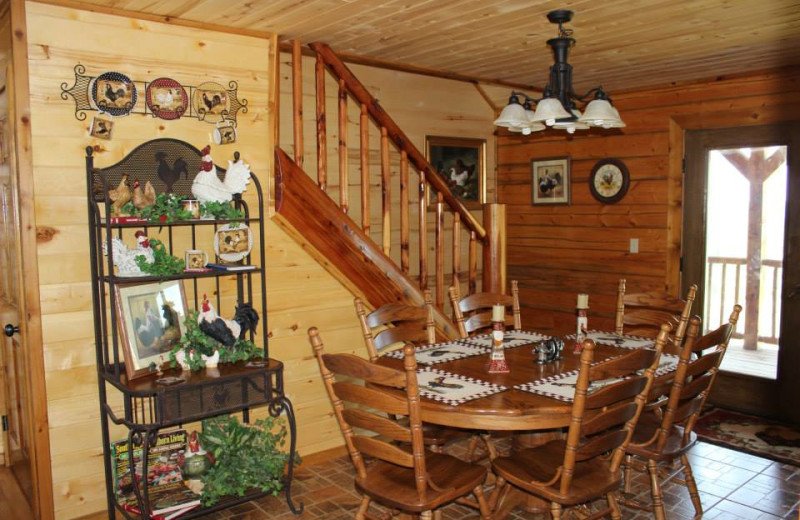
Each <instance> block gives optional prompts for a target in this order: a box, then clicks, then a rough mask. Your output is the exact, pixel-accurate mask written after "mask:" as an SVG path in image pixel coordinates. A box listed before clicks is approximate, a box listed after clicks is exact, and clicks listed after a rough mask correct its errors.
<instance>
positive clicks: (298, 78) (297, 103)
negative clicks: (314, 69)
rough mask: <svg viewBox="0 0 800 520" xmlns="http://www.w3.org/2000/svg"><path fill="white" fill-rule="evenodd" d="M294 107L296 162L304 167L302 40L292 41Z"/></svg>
mask: <svg viewBox="0 0 800 520" xmlns="http://www.w3.org/2000/svg"><path fill="white" fill-rule="evenodd" d="M292 107H293V114H294V115H293V117H294V162H295V164H297V166H299V167H301V168H302V167H303V53H302V49H301V44H300V40H293V41H292Z"/></svg>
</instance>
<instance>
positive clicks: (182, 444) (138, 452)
mask: <svg viewBox="0 0 800 520" xmlns="http://www.w3.org/2000/svg"><path fill="white" fill-rule="evenodd" d="M186 441H187V435H186V430H173V431H168V432H159V433H158V435H157V436H156V443H155V445H154V446H150V452H149V455H148V464H147V491H148V497H149V500H150V518H151V519H153V520H171V519H173V518H177V517H179V516H181V515H182V514H184V513H186V512H188V511H191V510H192V509H194V508H196V507H198V506H199V505H200V495H198V494H197V493H195V492H194V491H192V490H191V489H189V487H187V486H186V483H185V480H184V478H183V473H182V472H181V465H182V464H183V460H184V456H185V452H186ZM129 448H130V445H129V444H128V440H127V439H125V440H122V441H116V442H113V443H111V457H112V460H111V467H112V472H113V476H114V493H115V495H116V498H117V503H118V504H119V505H120V507H122V508H123V509H125V510H126V511H130V512H132V513H137V514H140V513H141V511H140V510H139V502H138V501H137V500H136V495H135V494H134V486H133V482H132V479H131V474H130V472H129V468H130V461H131V457H130V456H129V451H130V450H129ZM133 462H134V467H135V468H136V482H137V483H138V484H139V492H140V494H142V496H143V493H144V487H143V486H142V485H141V482H142V479H143V471H142V446H141V444H134V445H133Z"/></svg>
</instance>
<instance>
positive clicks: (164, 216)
mask: <svg viewBox="0 0 800 520" xmlns="http://www.w3.org/2000/svg"><path fill="white" fill-rule="evenodd" d="M181 202H183V197H180V196H178V195H175V194H174V193H159V194H158V195H156V200H155V202H154V203H153V204H151V205H150V206H147V207H145V208H142V209H138V208H136V207H135V206H134V205H133V203H131V202H128V203H127V204H125V205H124V206H123V207H122V211H123V213H126V214H128V215H133V216H134V217H140V218H143V219H147V220H148V221H149V222H156V223H167V222H175V221H176V220H189V219H191V218H192V212H191V211H188V210H185V209H183V207H182V206H181Z"/></svg>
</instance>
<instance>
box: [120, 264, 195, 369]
mask: <svg viewBox="0 0 800 520" xmlns="http://www.w3.org/2000/svg"><path fill="white" fill-rule="evenodd" d="M115 289H116V297H117V309H116V311H117V318H118V323H119V331H120V339H121V341H122V354H123V357H124V359H125V372H126V373H127V375H128V379H129V380H130V379H135V378H137V377H142V376H145V375H147V374H150V373H151V372H152V371H153V368H154V366H157V365H159V364H160V363H163V362H164V361H166V360H167V357H168V353H169V351H170V350H172V347H174V346H175V345H176V344H177V343H178V341H179V340H180V338H181V336H183V334H184V332H185V326H184V324H183V321H184V320H185V319H186V311H187V307H186V293H185V292H184V289H183V283H181V281H180V280H171V281H168V282H160V283H158V282H156V283H146V284H125V285H117V286H116V287H115Z"/></svg>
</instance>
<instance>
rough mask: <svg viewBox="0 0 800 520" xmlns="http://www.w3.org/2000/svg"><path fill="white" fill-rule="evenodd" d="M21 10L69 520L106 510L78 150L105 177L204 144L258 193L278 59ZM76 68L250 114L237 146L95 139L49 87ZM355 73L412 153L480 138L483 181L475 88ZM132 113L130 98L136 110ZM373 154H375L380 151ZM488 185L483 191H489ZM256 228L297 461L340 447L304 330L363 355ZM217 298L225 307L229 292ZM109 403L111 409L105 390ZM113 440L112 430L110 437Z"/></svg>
mask: <svg viewBox="0 0 800 520" xmlns="http://www.w3.org/2000/svg"><path fill="white" fill-rule="evenodd" d="M26 6H27V22H28V31H29V36H28V37H29V41H28V44H29V45H28V51H29V67H30V85H31V100H30V102H31V118H32V131H33V136H32V138H33V142H32V147H33V157H34V164H33V167H34V176H35V179H34V182H35V209H36V222H37V227H38V231H39V236H40V239H39V244H38V267H39V272H40V280H41V283H40V298H41V304H42V323H43V336H44V344H43V349H44V356H45V360H46V361H45V363H46V364H45V371H46V385H47V405H48V415H49V422H50V430H49V432H50V441H51V453H50V458H51V460H52V469H53V490H54V495H55V497H54V499H55V513H56V518H59V519H69V518H76V517H80V516H84V515H86V514H89V513H93V512H96V511H100V510H103V509H105V494H104V476H103V468H102V447H101V438H100V425H99V411H98V409H99V404H98V397H97V382H96V375H95V374H96V372H95V371H96V368H95V358H94V332H93V326H94V324H93V317H92V307H91V291H90V281H89V262H88V255H89V246H88V231H87V227H86V226H87V221H86V198H85V190H86V188H85V171H84V156H85V154H84V148H85V147H86V146H87V145H92V146H94V147H95V149H96V152H95V162H96V164H97V165H98V166H106V165H109V164H113V163H114V162H116V161H118V160H119V159H121V158H122V157H123V156H124V155H125V154H127V153H128V152H129V151H130V150H131V149H133V148H134V147H135V146H137V145H138V144H140V143H141V142H143V141H146V140H149V139H153V138H157V137H174V138H178V139H182V140H186V141H188V142H190V143H192V144H194V145H195V146H197V147H198V148H202V147H203V146H205V145H206V144H212V156H213V157H214V159H215V161H217V162H220V163H222V164H225V161H226V160H228V159H230V158H231V155H232V153H233V151H234V150H238V151H240V152H241V154H242V157H243V159H244V160H245V161H246V162H248V163H249V164H250V165H251V168H252V170H253V171H254V172H255V174H256V175H258V177H259V179H260V180H261V183H262V186H267V185H268V184H270V183H271V177H272V174H273V172H272V147H273V143H274V136H273V134H272V130H273V125H274V124H276V119H275V117H276V116H275V114H276V108H277V107H276V106H275V104H274V100H273V96H274V90H273V85H274V83H273V81H274V77H275V76H274V73H275V66H274V63H275V62H276V61H277V60H276V58H275V56H274V54H273V52H274V49H275V46H274V45H275V40H274V38H273V37H271V36H269V35H265V36H264V37H262V38H258V37H253V36H241V35H235V34H230V33H225V32H215V31H211V30H203V29H195V28H190V27H182V26H175V25H167V24H161V23H156V22H152V21H142V20H138V19H132V18H125V17H118V16H112V15H106V14H101V13H94V12H87V11H81V10H77V9H71V8H65V7H56V6H50V5H44V4H39V3H35V2H28V3H27V4H26ZM284 58H285V56H284ZM281 61H282V62H283V61H285V60H281ZM77 63H81V64H82V65H84V66H85V67H86V74H88V75H93V76H96V75H97V74H100V73H103V72H106V71H119V72H122V73H124V74H126V75H128V76H129V77H131V78H133V79H134V80H139V81H146V80H152V79H155V78H157V77H160V76H167V77H172V78H175V79H176V80H178V81H180V82H181V83H184V84H187V85H198V84H200V83H202V82H204V81H217V82H220V83H223V84H227V81H229V80H236V81H238V83H239V96H240V98H246V99H247V100H248V102H249V103H248V112H247V113H246V114H245V113H240V114H239V139H238V141H237V143H236V144H235V145H230V146H215V145H213V141H212V135H211V132H212V129H213V126H212V125H210V124H207V123H203V122H200V121H197V120H196V119H191V118H183V119H180V120H175V121H163V120H160V119H156V118H153V117H152V116H150V115H143V114H132V115H129V116H127V117H122V118H115V119H114V121H115V128H114V133H113V139H112V140H110V141H104V140H95V139H92V138H91V137H90V136H89V134H88V129H89V125H90V122H91V118H92V117H93V116H94V115H95V114H96V113H95V112H88V117H87V120H86V121H79V120H77V119H76V118H75V105H74V103H73V101H72V99H71V98H70V99H68V100H63V99H61V96H60V94H61V88H60V85H61V84H62V83H67V85H68V86H71V85H72V83H73V82H74V73H73V68H74V66H75V65H76V64H77ZM355 68H356V69H358V70H357V73H358V74H359V77H360V78H361V79H362V81H364V82H365V83H366V84H368V85H370V87H371V88H373V87H374V88H375V89H376V90H377V91H378V92H380V95H379V97H380V98H381V102H382V104H383V105H384V106H385V107H386V108H387V110H389V112H390V113H391V114H393V115H394V117H397V120H398V121H399V122H400V123H401V125H404V129H405V131H406V132H408V133H409V134H410V135H412V136H413V138H414V140H415V142H416V144H417V145H418V146H420V147H421V148H422V147H423V146H424V136H425V135H426V134H429V135H457V136H468V137H481V136H484V137H486V138H487V139H490V141H489V143H488V146H487V152H488V154H489V158H488V159H489V160H488V161H487V165H488V171H489V175H490V178H491V176H493V172H494V163H493V160H492V159H491V158H492V157H493V156H492V155H491V154H492V150H493V143H492V141H491V132H492V128H491V125H490V122H491V119H492V116H493V114H492V111H491V110H490V109H489V108H488V106H487V105H486V104H485V102H484V101H483V100H482V98H480V97H479V96H478V94H477V91H474V88H473V87H472V86H469V85H464V84H455V85H454V82H450V81H445V80H431V79H428V78H423V77H421V76H416V75H410V74H401V73H395V72H387V71H382V70H376V69H369V68H367V67H355ZM286 71H287V69H286V66H285V65H284V64H282V65H281V78H282V79H281V101H280V103H281V105H282V107H281V112H282V114H284V117H286V116H285V115H286V114H289V117H291V108H290V107H291V101H290V99H289V98H287V97H286V96H287V92H288V91H287V90H286V89H287V88H289V87H287V86H286V84H285V81H283V76H285V73H286ZM309 77H312V78H313V76H309ZM410 89H411V90H412V92H409V90H410ZM143 102H144V95H143V93H140V95H139V105H138V107H141V106H142V103H143ZM307 103H309V102H307ZM138 107H137V108H138ZM312 107H313V103H312V104H307V105H306V110H307V113H312V114H313V108H312ZM395 107H397V108H398V109H399V110H394V109H393V108H395ZM434 107H435V108H434ZM465 114H466V115H465ZM312 117H313V116H312ZM284 132H285V134H284V137H283V139H282V142H283V143H286V142H287V140H288V139H290V136H291V133H290V131H289V130H284ZM308 132H310V130H307V134H306V135H307V139H309V140H310V143H309V144H307V147H306V149H307V150H313V134H309V133H308ZM373 143H374V144H377V143H378V141H377V139H376V140H374V141H373ZM308 162H311V163H312V164H313V163H314V162H315V161H313V160H311V159H307V163H308ZM332 164H335V162H332ZM376 171H377V170H376ZM492 186H493V182H491V181H490V183H489V190H490V193H491V188H492ZM490 197H492V195H490ZM396 221H397V220H396ZM265 229H266V245H265V249H266V256H267V266H266V279H267V293H268V295H267V299H268V320H269V329H270V334H271V339H270V349H271V352H270V353H271V355H272V356H273V357H276V358H278V359H281V360H282V361H283V362H284V363H285V365H286V383H287V392H288V395H289V397H290V399H291V400H292V402H293V403H294V406H295V413H296V416H297V422H298V427H299V439H298V441H299V449H300V452H301V453H302V454H310V453H315V452H317V451H321V450H325V449H328V448H332V447H336V446H339V445H341V444H342V439H341V436H340V433H339V429H338V426H337V424H336V422H335V420H334V419H333V417H332V410H331V407H330V404H329V401H328V398H327V396H326V394H325V392H324V388H323V386H322V384H321V381H320V380H319V376H318V368H317V365H316V362H315V361H314V359H313V357H312V355H311V348H310V346H309V344H308V340H307V335H306V330H307V329H308V328H309V327H311V326H317V327H319V328H320V330H321V331H322V334H323V339H324V340H325V343H326V348H327V349H328V350H329V351H335V352H353V353H357V354H361V355H364V354H365V352H364V347H363V340H362V338H361V336H360V332H359V331H358V327H357V323H356V320H355V312H354V310H353V306H352V295H351V294H350V293H349V292H348V291H347V290H346V289H345V288H344V287H343V286H342V285H341V284H340V283H339V282H338V281H336V280H335V279H333V278H332V277H331V276H330V275H329V274H328V273H327V272H326V271H325V270H324V269H323V268H322V267H320V266H319V264H317V263H316V262H315V261H314V260H313V259H312V258H311V257H310V256H309V255H308V254H307V253H306V252H305V251H304V250H303V248H302V247H301V246H300V245H298V244H297V243H295V242H294V241H293V240H292V239H290V238H289V237H288V236H287V235H285V234H284V232H283V231H282V230H281V229H280V228H278V227H277V226H276V225H274V224H273V223H272V222H271V221H269V220H267V221H266V222H265ZM223 291H224V296H225V297H226V298H229V297H230V289H229V288H227V287H225V288H223ZM33 348H36V346H33ZM110 395H111V396H112V398H113V396H114V393H113V391H112V392H110ZM112 404H113V405H114V406H115V407H116V408H117V409H119V406H120V404H119V400H118V399H112ZM262 412H263V411H262ZM123 433H124V432H123V430H121V429H119V428H112V437H121V436H122V435H123Z"/></svg>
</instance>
